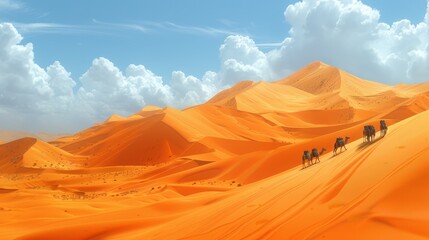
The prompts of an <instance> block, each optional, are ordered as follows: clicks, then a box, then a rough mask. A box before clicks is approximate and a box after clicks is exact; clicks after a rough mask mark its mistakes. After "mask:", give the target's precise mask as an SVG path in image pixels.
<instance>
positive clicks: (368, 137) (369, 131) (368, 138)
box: [302, 120, 387, 168]
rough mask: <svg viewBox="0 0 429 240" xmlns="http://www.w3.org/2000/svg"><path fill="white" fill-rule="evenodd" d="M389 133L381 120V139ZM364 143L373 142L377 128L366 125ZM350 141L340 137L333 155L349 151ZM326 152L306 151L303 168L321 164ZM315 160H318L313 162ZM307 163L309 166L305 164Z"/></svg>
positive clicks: (303, 157) (335, 144)
mask: <svg viewBox="0 0 429 240" xmlns="http://www.w3.org/2000/svg"><path fill="white" fill-rule="evenodd" d="M386 133H387V125H386V121H384V120H380V138H382V137H384V136H385V135H386ZM362 136H363V137H362V138H363V142H372V141H373V140H374V138H375V127H374V126H373V125H366V126H364V127H363V134H362ZM349 140H350V137H348V136H345V137H344V138H342V137H339V138H337V139H336V140H335V143H334V151H333V155H334V156H335V155H336V154H337V150H338V149H339V150H340V152H342V151H343V148H344V149H345V150H347V148H346V144H347V142H348V141H349ZM325 151H326V149H325V148H322V149H321V150H320V151H319V150H317V148H313V149H311V152H310V151H308V150H305V151H304V153H303V155H302V166H303V168H306V167H309V166H311V165H313V164H316V163H319V162H320V160H319V157H320V156H322V154H323V153H324V152H325ZM313 158H315V159H316V160H315V161H314V162H313ZM306 162H307V165H306V164H305V163H306Z"/></svg>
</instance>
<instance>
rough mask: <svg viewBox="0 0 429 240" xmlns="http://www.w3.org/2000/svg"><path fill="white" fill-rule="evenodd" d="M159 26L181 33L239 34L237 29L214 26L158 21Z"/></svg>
mask: <svg viewBox="0 0 429 240" xmlns="http://www.w3.org/2000/svg"><path fill="white" fill-rule="evenodd" d="M160 26H161V27H162V28H164V29H167V30H171V31H176V32H181V33H189V34H203V35H211V36H215V35H237V34H241V33H239V32H237V31H232V30H229V29H223V28H214V27H208V26H205V27H200V26H186V25H179V24H176V23H172V22H163V23H160Z"/></svg>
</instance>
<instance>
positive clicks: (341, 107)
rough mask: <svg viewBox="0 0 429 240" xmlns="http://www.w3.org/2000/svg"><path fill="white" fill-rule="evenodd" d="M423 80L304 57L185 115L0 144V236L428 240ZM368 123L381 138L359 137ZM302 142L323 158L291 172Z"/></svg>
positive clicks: (149, 115) (427, 103)
mask: <svg viewBox="0 0 429 240" xmlns="http://www.w3.org/2000/svg"><path fill="white" fill-rule="evenodd" d="M428 86H429V85H428V84H425V83H423V84H415V85H403V84H402V85H397V86H387V85H383V84H379V83H375V82H370V81H367V80H362V79H359V78H358V77H355V76H353V75H350V74H348V73H346V72H344V71H342V70H340V69H338V68H335V67H333V66H329V65H327V64H324V63H321V62H316V63H312V64H310V65H309V66H307V67H305V68H303V69H302V70H300V71H298V72H297V73H295V74H293V75H291V76H289V77H287V78H285V79H283V80H280V81H278V82H274V83H267V82H257V83H255V82H252V81H243V82H241V83H238V84H237V85H235V86H234V87H232V88H230V89H227V90H225V91H222V92H220V93H219V94H217V95H216V96H214V97H213V98H212V99H211V100H209V101H208V102H207V103H205V104H201V105H198V106H194V107H190V108H187V109H184V110H177V109H174V108H169V107H166V108H158V107H154V106H148V107H145V108H144V109H142V110H140V111H139V112H137V113H135V114H133V115H131V116H128V117H121V116H118V115H112V117H110V118H109V119H107V120H106V121H105V122H103V123H100V124H96V125H94V126H93V127H91V128H88V129H86V130H83V131H81V132H79V133H77V134H74V135H71V136H66V137H62V138H60V139H57V140H55V141H52V142H49V143H46V142H43V141H40V140H36V139H34V138H23V139H19V140H16V141H13V142H8V143H3V144H1V143H0V239H381V238H380V236H381V237H382V239H427V238H429V232H428V230H427V226H428V225H429V218H428V216H429V214H428V213H429V207H428V206H429V205H428V204H427V202H428V200H429V194H428V193H427V191H426V190H425V189H426V186H427V185H428V184H429V177H428V175H427V172H428V171H429V169H428V168H429V165H428V164H427V161H426V160H427V155H428V154H429V140H428V139H429V137H428V136H429V129H428V128H427V127H426V125H427V122H428V121H429V111H427V110H428V109H429V95H428V91H429V87H428ZM380 119H385V120H386V122H387V124H388V126H389V129H388V132H387V135H386V136H384V137H383V138H380V133H379V132H377V134H376V138H375V140H374V141H373V142H371V143H368V142H364V141H363V138H362V137H363V136H362V129H363V126H364V125H368V124H371V125H374V126H375V128H376V130H379V128H380V127H379V120H380ZM346 136H348V137H350V141H349V142H348V143H347V149H348V150H346V151H344V150H341V151H340V153H339V154H337V155H336V156H333V152H332V151H333V149H334V142H335V139H336V138H337V137H346ZM312 148H317V149H318V150H319V151H321V149H322V148H325V149H326V151H325V152H324V154H323V155H322V156H321V158H320V160H321V162H320V163H318V164H314V165H312V166H310V167H307V168H305V169H302V166H301V163H302V162H301V161H302V159H301V156H302V153H303V151H304V150H310V149H312Z"/></svg>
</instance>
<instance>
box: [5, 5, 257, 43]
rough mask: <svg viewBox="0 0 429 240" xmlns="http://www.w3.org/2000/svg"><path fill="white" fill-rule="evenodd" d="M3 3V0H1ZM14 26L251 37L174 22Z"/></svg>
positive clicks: (20, 25) (29, 29)
mask: <svg viewBox="0 0 429 240" xmlns="http://www.w3.org/2000/svg"><path fill="white" fill-rule="evenodd" d="M0 1H1V0H0ZM13 25H14V26H15V27H16V28H17V29H18V30H19V31H20V32H22V33H55V34H108V35H111V34H115V33H119V32H125V31H129V32H138V33H143V34H149V33H154V32H163V31H164V32H176V33H181V34H193V35H205V36H227V35H243V34H244V35H249V34H246V33H243V32H238V31H234V30H230V29H227V28H216V27H210V26H190V25H181V24H177V23H173V22H142V23H114V22H104V21H100V20H97V19H93V20H92V22H91V23H89V24H83V25H70V24H61V23H48V22H34V23H22V22H13Z"/></svg>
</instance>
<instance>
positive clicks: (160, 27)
mask: <svg viewBox="0 0 429 240" xmlns="http://www.w3.org/2000/svg"><path fill="white" fill-rule="evenodd" d="M93 23H95V24H98V25H102V26H109V27H110V28H118V29H121V28H122V29H126V30H134V31H140V32H145V33H147V32H156V31H171V32H178V33H184V34H197V35H210V36H217V35H234V34H240V33H239V32H237V31H233V30H229V29H225V28H215V27H210V26H190V25H181V24H177V23H173V22H149V21H147V22H141V23H109V22H102V21H98V20H95V19H94V20H93Z"/></svg>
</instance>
